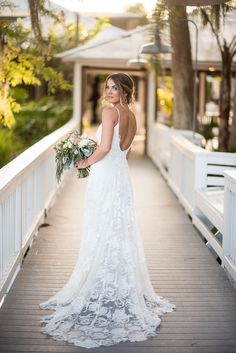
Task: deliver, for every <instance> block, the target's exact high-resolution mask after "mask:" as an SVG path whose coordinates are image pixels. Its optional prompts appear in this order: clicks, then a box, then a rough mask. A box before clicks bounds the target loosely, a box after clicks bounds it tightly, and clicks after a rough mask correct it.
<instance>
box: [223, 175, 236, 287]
mask: <svg viewBox="0 0 236 353" xmlns="http://www.w3.org/2000/svg"><path fill="white" fill-rule="evenodd" d="M224 176H225V186H224V234H223V253H224V260H223V267H225V268H226V269H227V271H228V272H229V274H230V275H231V277H232V278H233V279H234V281H236V171H235V170H230V171H226V172H224Z"/></svg>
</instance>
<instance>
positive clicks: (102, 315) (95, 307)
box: [40, 123, 176, 348]
mask: <svg viewBox="0 0 236 353" xmlns="http://www.w3.org/2000/svg"><path fill="white" fill-rule="evenodd" d="M118 129H119V123H118V124H117V125H116V126H115V128H114V135H113V141H112V148H111V150H110V152H109V153H108V154H107V155H106V156H105V157H104V158H103V159H102V160H100V161H99V162H97V163H95V164H93V165H92V166H91V169H90V175H89V177H88V181H87V188H86V194H85V213H84V223H83V228H82V237H81V243H80V252H79V256H78V260H77V263H76V265H75V267H74V270H73V272H72V274H71V276H70V278H69V281H68V282H67V284H66V285H65V286H64V287H63V288H62V289H61V290H60V291H59V292H58V293H56V294H55V295H54V296H53V297H51V298H50V299H49V300H47V301H46V302H44V303H41V304H40V308H41V309H52V310H55V311H54V312H53V313H52V314H50V315H46V316H43V317H42V320H41V323H42V328H41V331H42V332H43V333H45V334H48V335H50V336H52V337H53V338H54V339H55V340H63V341H67V342H70V343H73V344H74V345H77V346H81V347H86V348H93V347H98V346H101V345H104V346H109V345H114V344H116V343H119V342H122V341H127V340H129V341H143V340H146V339H147V338H149V337H152V336H154V335H155V334H156V328H157V327H158V326H159V325H160V322H161V319H160V316H161V315H163V314H164V313H167V312H171V311H173V310H174V308H176V306H175V305H174V304H172V303H170V302H169V301H168V300H167V299H164V298H163V297H161V296H158V295H157V294H156V293H155V291H154V289H153V287H152V284H151V282H150V278H149V273H148V269H147V265H146V260H145V255H144V251H143V244H142V240H141V238H140V234H139V230H138V226H137V220H136V214H135V209H134V201H133V191H132V184H131V180H130V175H129V169H128V163H127V160H126V153H127V150H125V151H122V150H121V149H120V145H119V130H118ZM97 138H98V141H100V140H101V125H100V126H99V128H98V131H97Z"/></svg>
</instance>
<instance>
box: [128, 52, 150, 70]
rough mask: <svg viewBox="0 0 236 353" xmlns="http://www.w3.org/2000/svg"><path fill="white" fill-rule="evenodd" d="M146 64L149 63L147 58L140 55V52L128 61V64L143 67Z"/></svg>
mask: <svg viewBox="0 0 236 353" xmlns="http://www.w3.org/2000/svg"><path fill="white" fill-rule="evenodd" d="M146 64H147V60H146V59H142V58H141V57H140V54H138V56H137V58H135V59H130V60H129V61H127V66H141V67H144V66H145V65H146Z"/></svg>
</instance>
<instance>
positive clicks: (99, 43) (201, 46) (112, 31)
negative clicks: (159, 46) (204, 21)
mask: <svg viewBox="0 0 236 353" xmlns="http://www.w3.org/2000/svg"><path fill="white" fill-rule="evenodd" d="M232 15H235V13H234V14H232ZM194 20H195V21H196V22H197V26H198V67H199V69H208V67H209V66H213V67H215V69H220V68H221V54H220V51H219V48H218V46H217V42H216V39H215V37H214V36H213V34H212V32H211V29H210V28H209V27H208V26H207V27H205V28H202V27H201V25H200V23H198V22H199V21H198V20H196V19H194ZM151 27H152V25H150V24H149V25H146V26H140V27H137V28H136V29H133V30H130V31H126V30H122V29H120V28H117V27H115V26H111V27H108V28H105V29H104V30H103V31H101V32H100V34H99V35H98V37H96V38H94V39H93V40H91V41H90V42H89V43H88V44H86V45H83V46H79V47H76V48H73V49H71V50H68V51H65V52H62V53H59V54H57V55H56V56H57V57H59V58H62V60H63V61H72V62H73V61H74V62H80V63H81V64H84V65H96V66H98V67H105V66H109V67H114V66H117V65H118V66H126V64H127V61H128V60H129V59H133V58H136V57H137V56H138V53H139V51H140V48H141V46H142V45H143V44H145V43H147V42H149V41H151V40H152V30H151ZM189 28H190V36H191V44H192V58H193V63H194V58H195V41H196V32H195V28H194V26H193V25H192V24H191V23H189ZM234 33H235V21H233V16H232V17H231V18H230V21H228V22H227V24H226V25H225V27H224V37H225V38H228V39H232V38H233V36H234ZM163 42H164V40H163ZM183 50H184V48H183ZM160 60H161V62H162V66H163V67H171V54H165V55H160ZM233 69H234V70H235V69H236V56H235V57H234V60H233Z"/></svg>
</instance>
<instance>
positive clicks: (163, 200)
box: [0, 119, 236, 353]
mask: <svg viewBox="0 0 236 353" xmlns="http://www.w3.org/2000/svg"><path fill="white" fill-rule="evenodd" d="M76 124H77V123H76V121H74V120H73V119H72V120H71V121H70V122H69V123H68V124H67V125H65V126H64V127H62V128H61V129H59V130H57V131H56V132H54V133H53V134H51V135H49V136H47V137H46V138H44V139H43V140H41V141H39V143H37V144H36V145H34V146H32V147H31V148H30V149H29V150H27V151H25V152H24V153H23V154H22V155H21V156H19V157H17V158H16V160H14V161H12V162H11V163H9V164H8V165H7V166H6V167H4V168H3V169H2V170H1V172H0V204H1V209H0V210H1V212H0V217H1V219H0V221H1V222H0V225H1V227H0V229H1V236H0V240H1V243H0V251H1V262H0V270H1V271H0V280H1V282H0V283H1V292H0V293H1V309H0V352H4V353H6V352H15V353H16V352H17V353H19V352H28V353H33V352H57V353H65V352H78V353H80V352H81V353H82V352H87V351H88V350H87V349H84V348H81V347H75V346H73V345H71V344H68V343H64V342H57V341H54V340H53V339H52V338H51V337H49V336H46V335H43V334H42V333H41V332H40V318H41V316H43V315H44V314H45V313H49V311H43V310H40V309H39V306H38V305H39V303H40V302H42V301H45V300H47V298H49V297H50V296H52V295H53V294H54V293H56V292H57V291H58V290H59V289H60V288H61V287H62V286H63V285H64V284H65V283H66V281H67V279H68V278H69V275H70V273H71V271H72V269H73V266H74V264H75V262H76V259H77V254H78V250H79V244H80V229H81V228H80V227H81V221H82V213H83V212H82V211H83V200H84V191H85V187H86V180H77V178H76V172H75V171H73V170H72V171H69V172H67V173H66V174H65V176H64V178H63V180H62V183H61V185H60V186H59V187H58V185H57V184H56V181H55V165H54V152H53V150H52V146H53V144H54V143H55V142H56V141H57V140H58V139H59V138H62V136H64V135H65V134H66V133H67V132H69V131H70V130H71V129H73V128H75V127H76ZM155 133H156V134H155V136H158V144H157V145H155V144H154V142H153V145H152V146H154V147H153V150H152V153H150V156H151V159H150V158H148V157H147V156H144V155H143V154H142V146H141V145H140V142H138V141H136V142H135V148H134V151H133V154H132V155H131V158H130V160H129V164H130V172H131V178H132V181H133V187H134V194H135V205H136V210H137V215H138V221H139V227H140V230H141V234H142V237H143V243H144V249H145V254H146V258H147V263H148V267H149V271H150V276H151V280H152V283H153V286H154V288H155V290H156V292H157V293H158V294H159V295H161V296H163V297H165V298H167V299H169V300H170V301H171V302H172V303H174V304H176V306H177V308H176V310H175V311H174V312H172V313H167V314H165V315H163V316H162V322H161V325H160V326H159V328H158V329H157V335H156V336H155V337H153V338H151V339H149V340H146V341H143V342H133V343H131V342H124V343H121V344H118V345H115V346H112V347H100V348H96V349H94V351H96V352H99V353H102V352H107V353H108V352H109V353H118V352H119V353H120V352H123V353H133V352H135V353H154V352H155V353H230V352H235V353H236V291H235V288H234V286H235V282H234V272H233V270H234V263H233V261H234V258H233V254H234V251H235V236H236V233H234V228H233V227H234V222H235V219H234V218H232V217H233V215H234V213H230V211H229V213H228V212H227V217H228V218H227V219H228V221H229V222H231V223H230V225H231V226H230V230H232V229H233V233H232V238H229V239H228V241H229V242H230V246H228V245H227V244H228V242H227V239H225V242H224V241H220V237H219V234H221V232H220V231H219V230H218V229H217V228H216V225H215V226H214V229H215V230H214V232H213V231H212V235H211V236H210V235H209V232H210V230H208V233H207V232H206V225H204V227H205V228H203V223H201V224H200V221H202V222H203V221H204V220H203V217H202V212H203V211H204V207H202V208H200V207H201V203H200V202H199V201H198V197H197V192H196V191H195V192H193V191H191V186H192V187H193V185H192V183H190V185H189V184H188V180H191V176H192V174H193V172H192V171H191V165H193V161H194V160H195V159H194V154H196V156H197V158H200V157H199V155H200V154H201V153H200V152H201V151H199V150H198V147H196V146H195V147H193V146H190V145H189V143H188V142H187V141H185V140H184V141H183V136H172V137H171V138H170V140H169V141H168V140H167V137H168V136H169V133H168V131H167V130H163V129H162V127H160V126H156V131H155ZM149 143H150V141H149ZM174 146H175V147H174ZM174 148H175V149H174ZM189 148H190V150H191V152H190V151H189V150H188V149H189ZM173 149H174V150H173ZM155 151H156V155H155ZM157 152H158V154H157ZM181 153H183V156H182V157H180V155H181ZM206 153H207V152H206ZM173 155H174V156H175V158H174V159H173V160H172V158H173ZM187 157H189V158H190V162H191V163H189V164H188V167H186V166H187V164H186V163H187V162H186V161H185V170H184V173H182V174H183V175H182V174H180V173H179V174H178V173H176V172H175V169H174V168H175V167H176V168H177V167H178V170H179V169H181V168H180V167H181V163H180V161H181V160H182V161H183V158H187ZM223 157H224V156H221V161H223V160H224V158H223ZM181 158H182V159H181ZM201 158H203V157H201ZM204 158H205V159H206V160H208V158H209V156H207V155H204ZM174 161H176V163H174ZM210 164H212V163H210ZM215 164H217V163H215ZM218 164H219V163H218ZM221 164H222V163H221ZM178 165H179V166H178ZM225 165H226V167H227V166H229V161H227V163H225ZM157 166H158V168H157ZM201 166H203V164H201ZM232 166H233V164H232V165H231V167H232ZM186 168H187V169H186ZM202 169H203V167H202ZM202 169H201V170H202ZM223 169H224V170H225V167H223ZM231 169H232V168H231ZM199 173H200V172H199ZM223 173H225V172H223ZM227 173H229V175H227ZM232 173H234V170H233V171H231V170H230V171H228V172H226V174H225V178H227V177H230V178H231V179H230V180H231V184H230V183H225V185H227V187H230V185H231V186H232V185H235V184H233V181H232V180H234V175H233V174H232ZM209 174H210V173H209ZM215 174H216V173H215ZM176 175H177V176H176ZM181 175H182V176H181ZM184 177H185V179H183V178H184ZM181 178H182V179H181ZM221 178H222V177H221ZM214 180H215V179H214ZM235 180H236V178H235ZM212 182H213V181H212ZM186 186H187V187H186ZM207 187H208V186H207V185H206V188H207ZM227 187H226V186H224V187H223V192H226V193H227V192H229V189H227ZM224 188H225V189H227V190H224ZM231 189H232V190H231ZM231 189H230V192H231V196H230V197H229V200H228V199H227V196H226V199H225V202H226V203H227V202H229V205H228V204H226V203H225V204H224V208H223V211H221V216H222V217H223V223H224V222H225V221H224V219H225V218H224V212H225V208H226V209H227V207H230V209H229V210H231V208H232V207H233V209H232V210H233V211H232V210H231V211H232V212H235V210H236V208H234V207H235V204H234V202H235V199H234V198H235V194H236V189H234V186H233V187H231ZM206 191H207V190H206ZM201 192H203V189H202V188H201ZM194 195H195V196H196V198H195V196H194ZM232 195H233V197H232ZM220 202H221V201H220ZM212 205H213V206H214V203H213V204H212ZM232 205H233V206H232ZM205 209H206V214H205V216H208V217H210V220H209V218H207V217H205V218H207V219H208V226H209V224H212V223H211V221H212V222H214V215H215V214H214V212H213V213H212V215H213V216H212V217H211V215H210V214H209V215H208V213H207V208H205ZM230 215H231V218H230ZM208 228H209V229H210V227H208ZM201 229H203V230H204V231H202V232H201ZM224 232H225V228H224V227H223V237H224V236H225V238H226V237H227V236H230V235H231V233H229V235H228V233H227V229H226V233H224ZM225 234H226V235H225ZM225 244H226V245H225ZM224 246H226V248H224ZM217 251H218V252H217ZM228 263H230V265H228Z"/></svg>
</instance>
